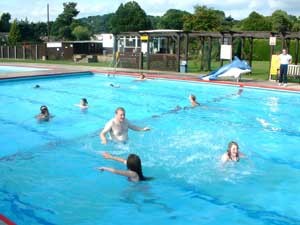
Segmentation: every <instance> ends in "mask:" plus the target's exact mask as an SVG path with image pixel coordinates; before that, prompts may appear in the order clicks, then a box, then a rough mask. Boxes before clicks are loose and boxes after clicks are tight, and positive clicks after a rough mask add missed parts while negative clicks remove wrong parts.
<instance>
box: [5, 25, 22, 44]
mask: <svg viewBox="0 0 300 225" xmlns="http://www.w3.org/2000/svg"><path fill="white" fill-rule="evenodd" d="M21 40H22V39H21V32H20V28H19V26H18V24H17V20H14V22H13V23H12V25H11V28H10V31H9V34H8V43H9V45H16V44H17V43H18V42H20V41H21Z"/></svg>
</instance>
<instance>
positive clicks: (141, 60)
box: [139, 51, 144, 70]
mask: <svg viewBox="0 0 300 225" xmlns="http://www.w3.org/2000/svg"><path fill="white" fill-rule="evenodd" d="M139 58H140V59H139V62H140V63H139V69H140V70H142V69H143V67H144V66H143V65H144V62H143V52H142V51H141V52H140V54H139Z"/></svg>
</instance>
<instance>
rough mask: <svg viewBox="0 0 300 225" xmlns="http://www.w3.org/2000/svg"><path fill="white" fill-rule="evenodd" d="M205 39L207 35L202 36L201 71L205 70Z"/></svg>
mask: <svg viewBox="0 0 300 225" xmlns="http://www.w3.org/2000/svg"><path fill="white" fill-rule="evenodd" d="M204 39H205V37H202V38H201V64H200V71H203V70H204V53H205V52H204V44H205V42H204Z"/></svg>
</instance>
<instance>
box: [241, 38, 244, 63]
mask: <svg viewBox="0 0 300 225" xmlns="http://www.w3.org/2000/svg"><path fill="white" fill-rule="evenodd" d="M244 46H245V37H242V38H241V59H244V58H245V52H244Z"/></svg>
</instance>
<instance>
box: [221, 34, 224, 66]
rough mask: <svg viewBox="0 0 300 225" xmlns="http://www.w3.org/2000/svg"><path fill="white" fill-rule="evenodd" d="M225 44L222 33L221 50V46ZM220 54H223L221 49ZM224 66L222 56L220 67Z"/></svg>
mask: <svg viewBox="0 0 300 225" xmlns="http://www.w3.org/2000/svg"><path fill="white" fill-rule="evenodd" d="M223 44H224V34H223V33H221V45H220V48H221V46H222V45H223ZM220 54H221V49H220ZM221 66H223V59H221V55H220V67H221Z"/></svg>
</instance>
